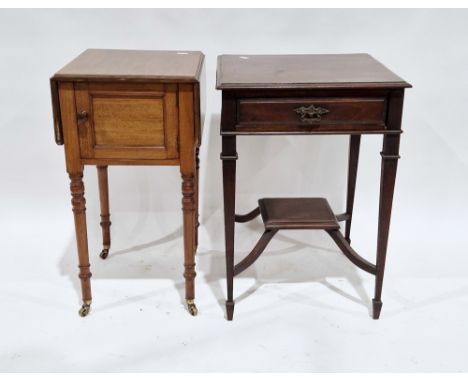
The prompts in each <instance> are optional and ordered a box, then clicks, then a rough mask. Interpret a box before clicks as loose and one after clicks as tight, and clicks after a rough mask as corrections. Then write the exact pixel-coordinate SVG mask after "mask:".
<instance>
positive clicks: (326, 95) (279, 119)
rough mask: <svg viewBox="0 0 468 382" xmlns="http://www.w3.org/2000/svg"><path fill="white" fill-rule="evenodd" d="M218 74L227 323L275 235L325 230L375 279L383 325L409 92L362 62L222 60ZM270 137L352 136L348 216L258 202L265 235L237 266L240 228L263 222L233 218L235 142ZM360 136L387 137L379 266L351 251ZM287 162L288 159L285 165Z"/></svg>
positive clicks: (313, 205)
mask: <svg viewBox="0 0 468 382" xmlns="http://www.w3.org/2000/svg"><path fill="white" fill-rule="evenodd" d="M217 74H218V82H217V87H218V89H221V90H222V112H221V135H222V153H221V160H222V161H223V190H224V222H225V241H226V243H225V245H226V276H227V277H226V279H227V300H226V312H227V319H228V320H232V318H233V314H234V304H235V301H234V294H233V289H234V276H235V275H237V274H239V273H240V272H242V271H243V270H245V269H246V268H247V267H249V266H250V265H252V264H253V263H254V262H255V261H256V260H257V259H258V257H259V256H260V255H261V253H262V252H263V250H264V249H265V247H266V246H267V244H268V243H269V241H270V240H271V239H272V238H273V236H274V235H275V233H276V232H277V230H278V229H284V228H288V225H289V227H293V228H320V227H321V228H324V229H325V230H326V231H327V233H328V234H329V235H330V236H331V238H332V239H333V240H334V242H335V243H336V244H337V246H338V247H339V248H340V249H341V250H342V252H343V254H344V255H345V256H346V257H347V258H348V259H349V260H350V261H351V262H352V263H353V264H355V265H356V266H358V267H359V268H361V269H362V270H364V271H366V272H368V273H370V274H372V275H375V292H374V298H373V300H372V316H373V318H375V319H377V318H379V316H380V311H381V308H382V300H381V295H382V285H383V277H384V269H385V261H386V253H387V244H388V234H389V226H390V216H391V208H392V201H393V190H394V186H395V178H396V169H397V163H398V159H399V142H400V135H401V132H402V131H401V118H402V107H403V97H404V90H405V88H406V87H410V86H411V85H409V84H408V83H407V82H405V81H403V80H402V79H401V78H400V77H398V76H396V75H395V74H394V73H392V72H390V71H389V70H388V69H387V68H385V67H384V66H383V65H382V64H380V63H379V62H377V61H376V60H374V59H373V58H372V57H371V56H369V55H365V54H357V55H354V54H353V55H307V56H291V55H289V56H244V57H243V56H220V57H219V58H218V71H217ZM266 134H277V135H278V134H281V135H289V134H348V135H350V144H349V157H348V158H349V163H348V184H347V200H346V211H345V212H344V213H341V214H339V215H336V218H335V216H334V215H333V213H332V212H331V210H329V207H328V208H327V207H326V206H328V204H326V203H323V202H317V201H316V200H315V201H314V202H311V199H306V200H296V201H294V200H289V199H288V201H285V200H279V199H278V198H276V199H274V201H273V202H271V201H268V200H267V201H260V210H262V215H263V219H264V222H265V232H264V233H263V235H262V236H261V238H260V240H259V241H258V243H257V244H256V245H255V247H254V249H253V250H252V251H251V252H250V253H249V254H248V255H247V256H246V257H245V258H244V259H243V260H242V261H241V262H239V263H238V264H237V265H234V250H235V246H234V233H235V230H234V225H235V222H239V223H243V222H247V221H250V220H252V219H254V218H255V217H257V216H258V214H259V209H254V210H252V211H251V212H249V213H247V214H244V215H236V212H235V206H236V161H237V159H238V155H237V151H236V145H237V143H236V139H237V135H243V136H246V135H249V136H250V135H252V136H253V135H257V136H258V135H266ZM363 134H382V135H383V149H382V153H381V156H382V159H381V178H380V198H379V218H378V235H377V256H376V263H375V264H373V263H371V262H369V261H368V260H366V259H365V258H363V257H361V256H360V255H359V254H358V253H357V252H356V251H355V250H354V249H353V248H352V247H351V245H350V242H351V238H350V232H351V222H352V216H353V209H354V195H355V188H356V178H357V167H358V162H359V148H360V136H361V135H363ZM331 155H333V154H331ZM287 160H288V159H287V158H284V161H285V163H286V162H287ZM288 166H291V164H288ZM324 171H326V168H324ZM336 220H338V221H345V224H346V225H345V235H343V234H342V233H341V232H340V230H339V225H338V224H337V222H336ZM324 222H325V223H324ZM314 224H315V225H314ZM327 224H330V225H329V226H326V225H327Z"/></svg>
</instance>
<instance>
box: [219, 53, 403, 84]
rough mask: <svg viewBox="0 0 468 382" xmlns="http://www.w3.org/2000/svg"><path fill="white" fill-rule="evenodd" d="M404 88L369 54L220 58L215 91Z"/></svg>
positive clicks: (397, 79)
mask: <svg viewBox="0 0 468 382" xmlns="http://www.w3.org/2000/svg"><path fill="white" fill-rule="evenodd" d="M278 87H283V88H361V87H365V88H370V87H372V88H405V87H411V85H410V84H408V83H407V82H406V81H404V80H403V79H402V78H400V77H399V76H397V75H396V74H394V73H393V72H392V71H390V70H389V69H387V68H386V67H385V66H384V65H382V64H381V63H380V62H379V61H377V60H376V59H374V58H373V57H372V56H370V55H368V54H309V55H222V56H219V57H218V70H217V80H216V88H217V89H223V90H224V89H226V90H227V89H242V88H278Z"/></svg>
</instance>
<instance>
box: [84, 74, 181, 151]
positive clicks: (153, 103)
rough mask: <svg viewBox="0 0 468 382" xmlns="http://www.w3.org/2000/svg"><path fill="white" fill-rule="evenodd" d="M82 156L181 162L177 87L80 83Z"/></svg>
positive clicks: (171, 85)
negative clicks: (178, 160) (178, 158)
mask: <svg viewBox="0 0 468 382" xmlns="http://www.w3.org/2000/svg"><path fill="white" fill-rule="evenodd" d="M75 101H76V112H77V124H78V133H79V139H80V152H81V157H82V158H85V159H173V158H177V157H178V152H177V135H178V113H177V85H173V84H116V83H75Z"/></svg>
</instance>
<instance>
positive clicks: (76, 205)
mask: <svg viewBox="0 0 468 382" xmlns="http://www.w3.org/2000/svg"><path fill="white" fill-rule="evenodd" d="M69 176H70V191H71V195H72V206H73V215H74V218H75V232H76V244H77V247H78V262H79V269H80V273H79V278H80V280H81V293H82V296H83V305H82V307H81V309H80V311H79V313H80V316H82V317H84V316H86V315H87V314H88V313H89V310H90V308H91V280H90V278H91V272H90V264H89V255H88V236H87V230H86V200H85V198H84V184H83V173H82V172H81V173H73V174H69Z"/></svg>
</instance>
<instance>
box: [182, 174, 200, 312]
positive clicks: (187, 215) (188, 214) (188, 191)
mask: <svg viewBox="0 0 468 382" xmlns="http://www.w3.org/2000/svg"><path fill="white" fill-rule="evenodd" d="M182 195H183V197H182V211H183V214H184V267H185V271H184V277H185V299H186V301H187V308H188V310H189V313H190V314H191V315H192V316H196V315H197V313H198V310H197V307H196V306H195V301H194V299H195V276H196V272H195V250H194V249H195V248H194V240H195V176H194V175H184V174H182Z"/></svg>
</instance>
